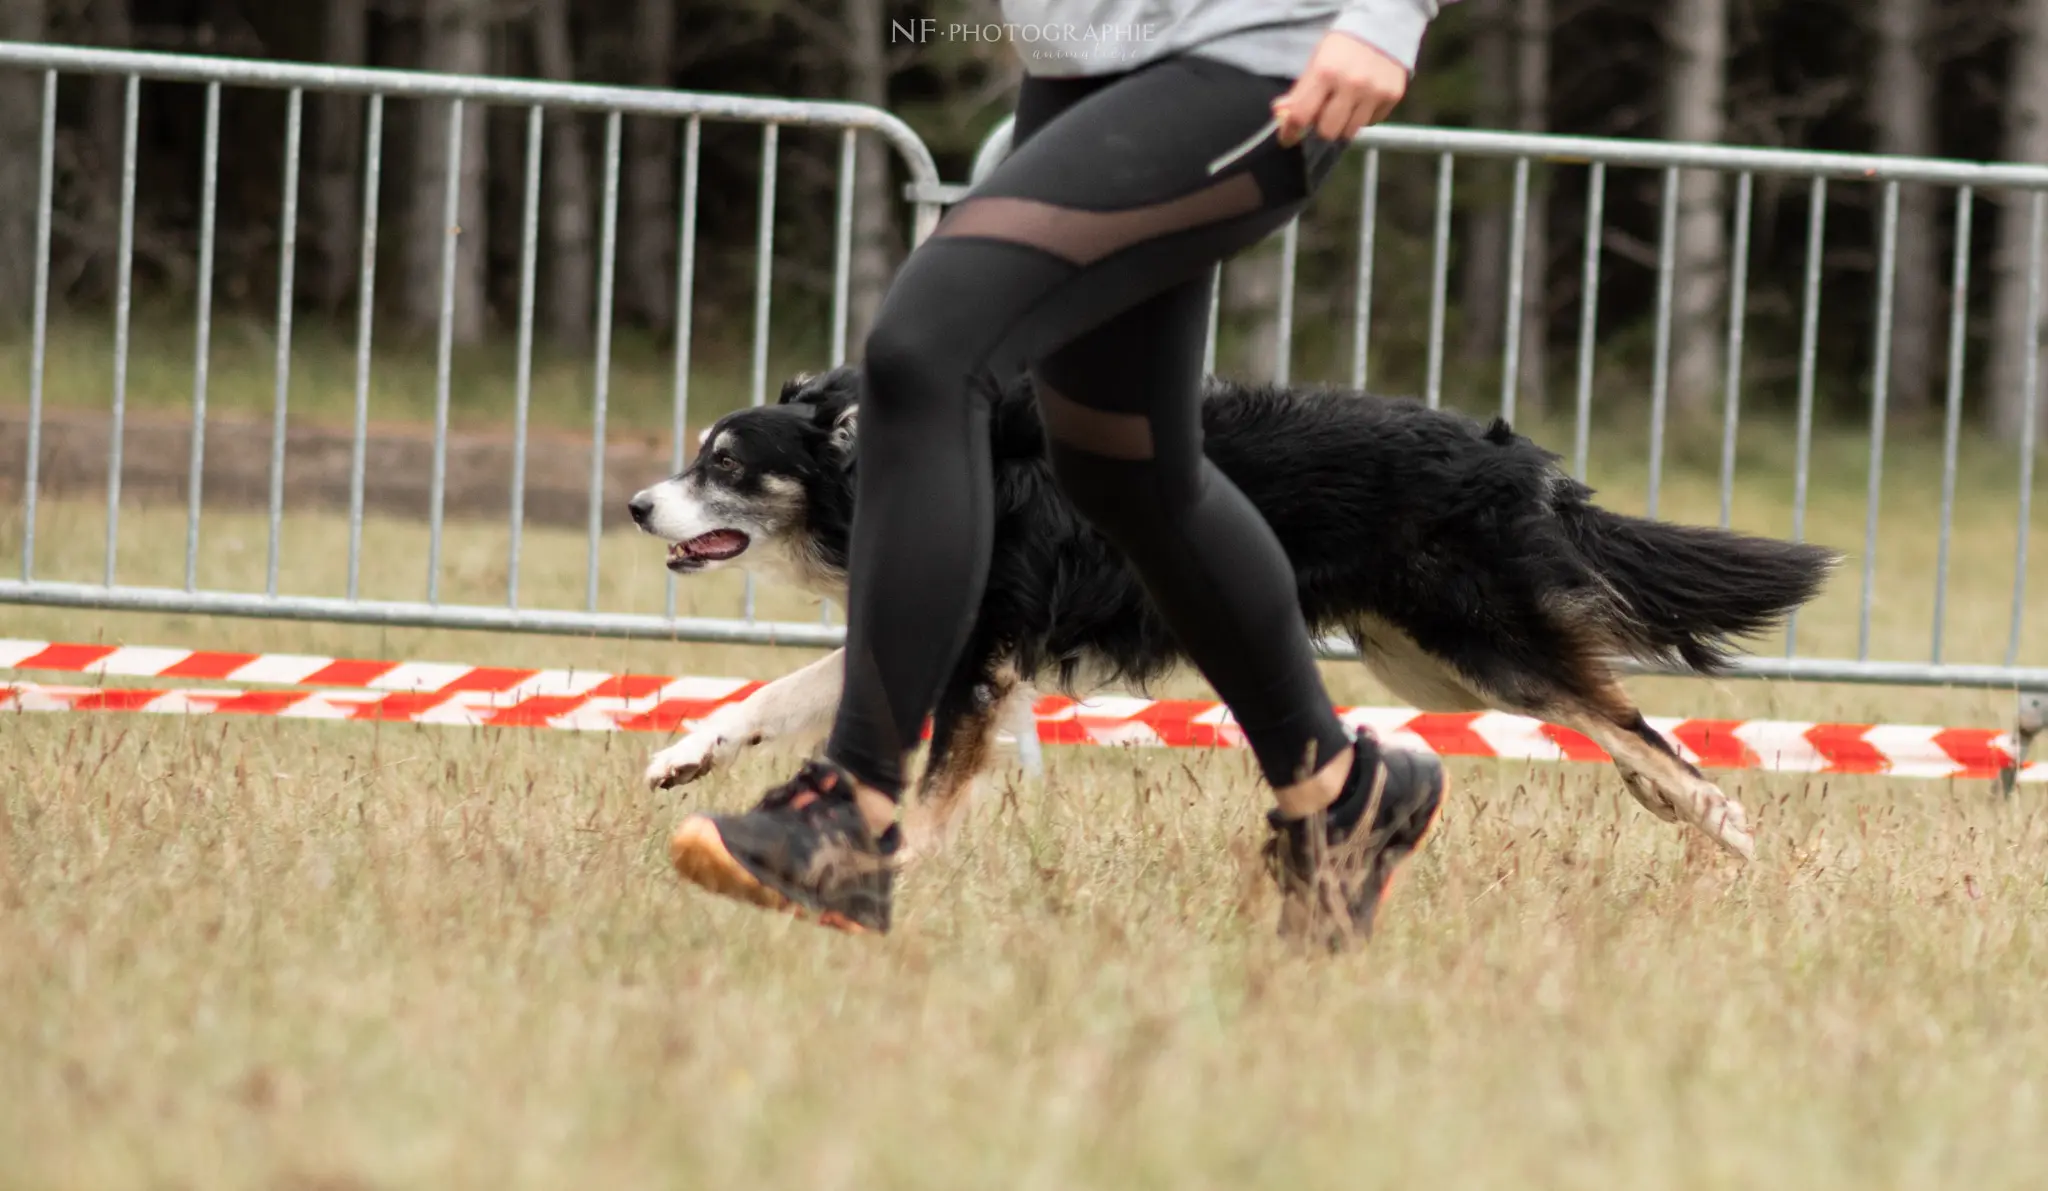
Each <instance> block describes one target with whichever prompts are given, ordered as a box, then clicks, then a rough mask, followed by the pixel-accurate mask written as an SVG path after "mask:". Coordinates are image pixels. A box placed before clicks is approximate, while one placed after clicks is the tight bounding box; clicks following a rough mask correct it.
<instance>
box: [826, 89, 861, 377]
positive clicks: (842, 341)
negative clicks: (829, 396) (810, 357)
mask: <svg viewBox="0 0 2048 1191" xmlns="http://www.w3.org/2000/svg"><path fill="white" fill-rule="evenodd" d="M859 144H860V135H859V134H858V133H857V132H855V131H854V130H853V129H851V128H849V129H847V130H846V131H845V132H843V133H841V134H840V136H839V203H838V206H837V207H836V208H835V209H834V212H833V218H832V366H833V367H834V368H837V367H839V366H840V365H841V364H844V363H845V362H846V336H847V329H848V328H847V322H848V319H849V318H850V316H851V300H850V299H851V291H852V288H853V180H854V178H853V175H854V170H855V168H856V166H857V165H858V158H857V156H856V155H857V154H858V153H859Z"/></svg>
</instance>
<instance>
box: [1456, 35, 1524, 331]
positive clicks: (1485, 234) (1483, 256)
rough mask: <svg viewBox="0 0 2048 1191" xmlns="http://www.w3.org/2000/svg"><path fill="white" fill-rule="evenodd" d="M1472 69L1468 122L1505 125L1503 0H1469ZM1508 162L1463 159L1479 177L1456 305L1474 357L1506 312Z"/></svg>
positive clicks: (1509, 58)
mask: <svg viewBox="0 0 2048 1191" xmlns="http://www.w3.org/2000/svg"><path fill="white" fill-rule="evenodd" d="M1472 21H1473V44H1472V55H1473V58H1474V63H1473V65H1474V68H1475V69H1474V73H1475V75H1476V76H1477V85H1478V88H1479V90H1478V94H1477V96H1476V98H1475V101H1474V105H1473V106H1474V110H1473V122H1474V123H1475V124H1477V125H1478V126H1479V127H1481V128H1485V129H1505V128H1507V127H1508V124H1509V118H1510V117H1509V108H1510V105H1511V103H1512V101H1513V99H1514V94H1513V90H1512V88H1513V85H1514V76H1513V69H1514V46H1513V39H1512V37H1511V36H1510V35H1511V33H1512V31H1513V24H1512V18H1511V16H1510V14H1509V11H1508V0H1472ZM1509 168H1511V167H1510V166H1509V163H1506V162H1497V161H1489V160H1485V159H1480V160H1474V161H1469V162H1466V163H1464V169H1463V170H1461V171H1460V172H1461V173H1464V174H1465V175H1466V176H1467V177H1470V178H1475V179H1477V181H1478V186H1477V193H1478V195H1479V197H1478V198H1477V199H1476V200H1475V201H1476V202H1477V203H1478V209H1477V210H1476V211H1474V212H1473V214H1472V222H1471V225H1470V227H1469V228H1468V229H1467V230H1466V232H1465V244H1464V261H1463V263H1462V265H1461V266H1460V272H1461V278H1460V283H1459V284H1460V289H1461V290H1462V291H1463V292H1462V294H1461V295H1460V299H1459V303H1458V304H1459V306H1460V307H1461V308H1462V309H1463V312H1464V351H1465V356H1466V358H1467V359H1469V360H1471V361H1473V362H1474V363H1479V362H1483V361H1485V360H1487V359H1488V358H1490V357H1491V356H1492V355H1493V354H1494V353H1495V352H1497V351H1499V350H1500V347H1501V343H1502V340H1501V333H1502V324H1503V322H1504V321H1505V315H1506V313H1507V284H1508V282H1507V259H1508V204H1509V203H1510V202H1511V201H1512V199H1511V197H1510V196H1511V195H1512V194H1513V190H1512V188H1511V186H1510V184H1509V176H1510V175H1509V174H1508V172H1507V171H1508V169H1509Z"/></svg>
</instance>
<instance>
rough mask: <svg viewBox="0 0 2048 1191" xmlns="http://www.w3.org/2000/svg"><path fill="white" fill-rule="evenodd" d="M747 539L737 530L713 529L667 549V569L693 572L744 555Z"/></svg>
mask: <svg viewBox="0 0 2048 1191" xmlns="http://www.w3.org/2000/svg"><path fill="white" fill-rule="evenodd" d="M748 541H749V539H748V538H747V535H746V534H743V533H741V532H740V531H739V530H737V529H714V530H712V531H711V532H710V533H700V534H698V535H697V536H696V537H694V538H691V539H690V540H688V541H686V542H676V543H674V544H672V545H670V546H669V548H668V569H669V570H671V571H694V570H696V569H697V568H699V567H702V566H704V565H705V564H706V563H713V562H724V561H725V560H726V559H729V558H738V557H739V556H740V555H742V554H744V553H746V550H747V545H748Z"/></svg>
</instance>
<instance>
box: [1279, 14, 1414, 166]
mask: <svg viewBox="0 0 2048 1191" xmlns="http://www.w3.org/2000/svg"><path fill="white" fill-rule="evenodd" d="M1407 93H1408V69H1407V68H1406V67H1404V66H1402V65H1401V64H1400V63H1399V62H1396V61H1394V60H1393V59H1392V58H1389V57H1388V56H1387V55H1385V54H1383V53H1381V52H1380V51H1379V50H1376V49H1374V48H1373V47H1372V46H1369V45H1367V44H1366V43H1365V42H1362V41H1360V40H1358V39H1357V38H1356V37H1353V36H1351V35H1350V34H1348V33H1338V32H1335V31H1332V32H1330V33H1328V34H1325V35H1324V37H1323V40H1322V43H1321V44H1319V45H1317V46H1316V52H1315V54H1314V56H1312V57H1311V58H1310V59H1309V61H1308V69H1307V70H1304V71H1303V72H1302V74H1301V77H1300V78H1299V79H1296V80H1295V83H1294V87H1293V89H1292V90H1290V91H1288V92H1287V94H1285V95H1282V96H1281V97H1280V98H1278V99H1276V100H1274V101H1273V114H1274V115H1275V116H1277V117H1279V120H1280V143H1281V144H1283V145H1286V146H1288V147H1289V148H1292V147H1293V146H1294V145H1296V144H1297V143H1299V142H1300V140H1301V138H1302V136H1303V134H1305V133H1306V132H1308V130H1310V129H1314V130H1315V131H1316V134H1317V135H1319V136H1321V137H1322V138H1323V139H1324V140H1326V141H1334V142H1336V143H1337V144H1340V145H1343V144H1349V143H1350V142H1351V138H1352V137H1355V136H1357V135H1358V130H1359V129H1361V128H1364V127H1366V126H1367V125H1371V124H1378V123H1379V122H1380V121H1382V120H1384V119H1386V118H1387V117H1388V116H1389V115H1392V114H1393V111H1394V107H1395V105H1397V104H1399V103H1400V102H1401V97H1402V96H1404V95H1406V94H1407Z"/></svg>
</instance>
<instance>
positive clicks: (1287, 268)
mask: <svg viewBox="0 0 2048 1191" xmlns="http://www.w3.org/2000/svg"><path fill="white" fill-rule="evenodd" d="M1300 256H1301V217H1300V216H1298V215H1297V216H1295V217H1294V218H1293V219H1290V220H1288V221H1287V226H1286V227H1285V228H1284V229H1282V231H1281V233H1280V302H1279V309H1278V310H1277V311H1276V312H1275V314H1276V317H1275V318H1274V320H1273V323H1274V325H1273V337H1274V338H1275V339H1277V340H1279V342H1277V343H1275V344H1274V345H1273V383H1274V384H1276V385H1284V384H1286V383H1287V382H1288V381H1290V380H1292V379H1293V377H1294V274H1295V266H1296V264H1297V263H1298V262H1299V260H1300Z"/></svg>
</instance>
